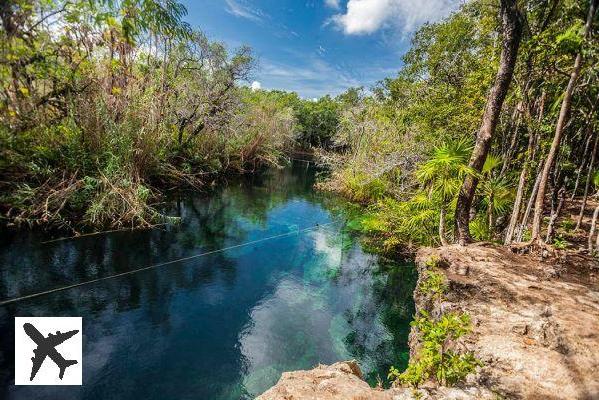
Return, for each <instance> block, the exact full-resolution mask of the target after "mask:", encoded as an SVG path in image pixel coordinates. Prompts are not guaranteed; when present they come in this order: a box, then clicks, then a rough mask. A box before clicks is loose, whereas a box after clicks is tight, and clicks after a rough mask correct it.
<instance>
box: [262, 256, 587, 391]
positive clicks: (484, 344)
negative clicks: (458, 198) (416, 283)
mask: <svg viewBox="0 0 599 400" xmlns="http://www.w3.org/2000/svg"><path fill="white" fill-rule="evenodd" d="M431 259H435V260H436V262H435V264H436V268H437V270H438V271H440V272H442V273H443V274H444V275H445V277H446V278H447V283H448V291H447V293H446V295H445V296H444V297H443V299H442V300H435V299H434V298H433V297H432V296H428V295H427V294H426V293H422V292H421V291H419V290H418V288H417V289H416V291H415V293H414V297H415V300H416V307H417V311H420V310H426V311H428V312H429V313H430V314H431V315H433V316H435V315H439V314H440V313H446V312H450V311H456V312H465V313H468V314H469V315H470V317H471V320H472V325H473V329H472V333H470V334H469V335H468V336H466V337H464V338H462V339H460V343H459V344H458V345H459V346H460V347H462V348H463V349H465V350H468V351H472V352H474V354H475V355H476V357H477V358H478V359H479V360H480V361H482V363H483V366H482V367H479V368H477V371H476V373H474V374H471V375H469V376H468V377H467V379H466V382H465V383H463V384H460V385H458V386H456V387H453V388H447V387H443V386H440V385H439V384H437V383H435V382H432V381H431V382H428V383H426V384H424V385H422V386H421V387H420V388H419V389H418V390H417V391H416V390H414V389H411V388H401V387H395V388H391V389H387V390H383V389H377V388H370V387H369V386H368V385H367V384H366V382H364V381H363V380H362V375H361V372H360V369H359V367H358V365H357V364H356V363H355V362H353V361H346V362H340V363H336V364H333V365H331V366H324V365H320V366H317V367H316V368H314V369H312V370H309V371H294V372H287V373H284V374H283V376H282V377H281V379H280V380H279V382H278V383H277V384H276V385H275V386H274V387H273V388H271V389H270V390H268V391H267V392H265V393H264V394H262V395H261V396H260V397H259V399H262V400H275V399H277V400H279V399H281V400H283V399H285V400H292V399H295V400H298V399H322V400H325V399H356V400H357V399H375V400H376V399H393V400H401V399H405V400H407V399H415V398H418V399H498V398H508V399H580V400H586V399H599V266H598V265H597V262H596V260H594V259H592V258H590V257H587V256H583V255H580V254H561V255H556V256H553V257H551V258H549V259H541V258H539V257H535V256H532V255H517V254H514V253H512V252H511V251H510V249H508V248H505V247H497V246H492V245H484V244H478V245H471V246H468V247H460V246H446V247H442V248H438V249H422V250H420V251H419V253H418V255H417V258H416V261H417V265H418V268H419V270H420V272H421V274H420V276H421V279H422V277H423V276H424V275H425V274H424V273H423V272H424V270H425V269H427V268H430V262H428V261H429V260H431ZM427 264H429V265H427ZM410 347H411V349H412V357H418V349H419V335H418V332H417V331H415V330H413V331H412V333H411V335H410Z"/></svg>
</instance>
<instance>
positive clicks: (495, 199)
mask: <svg viewBox="0 0 599 400" xmlns="http://www.w3.org/2000/svg"><path fill="white" fill-rule="evenodd" d="M501 164H502V161H501V158H500V157H498V156H496V155H494V154H489V155H488V156H487V159H486V160H485V164H484V165H483V169H482V179H483V182H482V187H481V189H482V190H481V192H482V196H483V198H482V203H483V205H484V206H485V208H486V210H487V230H488V233H489V237H490V238H491V237H492V235H493V231H494V230H495V217H496V216H497V215H499V214H503V213H505V212H506V211H507V209H508V207H509V205H510V203H511V201H512V198H513V193H512V188H511V185H510V183H509V181H508V180H507V179H506V178H505V177H502V176H501V173H500V174H494V172H495V170H496V168H497V167H498V166H500V165H501Z"/></svg>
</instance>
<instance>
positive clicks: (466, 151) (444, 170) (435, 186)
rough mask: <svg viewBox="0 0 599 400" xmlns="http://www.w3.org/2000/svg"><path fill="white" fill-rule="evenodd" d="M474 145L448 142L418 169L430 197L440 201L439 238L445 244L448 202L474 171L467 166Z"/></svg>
mask: <svg viewBox="0 0 599 400" xmlns="http://www.w3.org/2000/svg"><path fill="white" fill-rule="evenodd" d="M471 151H472V147H471V146H470V145H469V144H468V142H467V141H466V140H460V141H457V142H449V143H445V144H443V145H441V146H439V147H436V148H435V150H434V151H433V156H432V157H431V158H430V159H429V160H428V161H426V162H424V163H423V164H422V165H420V167H419V168H418V170H417V171H416V177H417V179H418V180H419V181H420V182H421V183H422V185H423V186H424V188H425V189H427V191H428V198H429V200H431V201H433V203H436V204H438V207H439V208H440V215H439V239H440V240H441V244H442V245H443V246H445V245H446V244H447V240H446V239H445V218H446V216H447V208H448V205H449V204H450V203H451V202H452V200H453V199H455V197H456V195H457V194H458V192H459V190H460V186H461V184H462V181H463V180H464V178H465V177H466V176H467V175H469V174H472V173H474V172H473V170H472V168H470V167H469V166H468V157H469V156H470V153H471Z"/></svg>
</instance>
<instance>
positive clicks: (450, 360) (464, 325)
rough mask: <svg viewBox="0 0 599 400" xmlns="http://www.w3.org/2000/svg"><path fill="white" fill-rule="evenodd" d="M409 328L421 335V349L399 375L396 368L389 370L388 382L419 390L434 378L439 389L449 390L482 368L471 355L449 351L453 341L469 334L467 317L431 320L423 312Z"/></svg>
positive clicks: (452, 315) (446, 317)
mask: <svg viewBox="0 0 599 400" xmlns="http://www.w3.org/2000/svg"><path fill="white" fill-rule="evenodd" d="M412 326H413V327H415V328H416V329H418V331H419V333H420V335H421V345H422V348H421V350H420V352H419V354H418V357H417V359H416V360H415V361H411V362H410V364H409V365H408V368H407V369H406V370H405V371H404V372H402V373H399V371H398V370H397V369H396V368H391V370H390V372H389V379H390V380H392V381H396V382H399V383H402V384H408V385H410V386H414V387H418V386H419V385H420V384H422V383H423V382H425V381H426V380H428V379H430V378H434V379H436V380H437V381H438V382H439V383H441V384H442V385H448V386H452V385H455V384H456V383H458V382H460V381H462V380H464V379H465V378H466V376H467V375H468V374H470V373H472V372H474V370H475V369H476V367H477V366H480V365H481V363H480V361H478V360H477V359H476V358H475V357H474V354H473V353H471V352H466V353H460V352H458V351H456V350H452V349H449V348H448V347H449V346H450V344H451V342H452V341H455V340H457V339H459V338H460V337H462V336H463V335H465V334H467V333H469V332H470V329H471V328H470V317H469V316H468V314H456V313H448V314H445V315H443V316H441V318H440V319H439V320H434V319H433V318H432V317H431V316H430V315H429V314H428V313H426V312H424V311H422V312H421V313H420V315H419V316H418V317H416V318H415V319H414V321H413V322H412Z"/></svg>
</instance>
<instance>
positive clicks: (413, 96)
mask: <svg viewBox="0 0 599 400" xmlns="http://www.w3.org/2000/svg"><path fill="white" fill-rule="evenodd" d="M521 3H522V4H520V3H518V4H516V2H515V1H507V0H506V1H500V2H486V1H472V2H468V3H466V4H465V5H463V6H462V8H461V9H460V10H459V11H458V12H456V13H454V14H453V15H451V16H450V17H449V18H447V19H446V20H444V21H442V22H440V23H436V24H429V25H425V26H423V27H422V28H421V29H420V30H419V31H418V32H417V33H416V34H415V35H414V37H413V40H412V48H411V49H410V51H409V52H408V53H407V54H406V55H405V57H404V67H403V68H402V69H401V71H400V72H399V74H398V76H397V77H395V78H390V79H387V80H385V81H384V82H382V83H381V84H380V85H378V86H377V87H376V88H375V89H374V90H373V94H372V95H371V96H360V98H359V101H357V102H355V103H354V104H352V105H351V106H350V107H343V108H342V111H341V117H340V124H339V130H338V132H337V133H336V134H335V136H334V137H333V143H334V144H335V145H336V146H338V147H337V148H338V149H340V150H341V151H339V152H337V153H327V157H326V160H327V161H328V162H329V163H330V164H331V165H332V166H333V177H332V179H331V180H330V181H328V182H326V183H325V184H324V186H326V187H329V188H332V189H335V190H338V191H341V192H343V193H345V194H346V195H347V196H349V197H351V198H352V199H354V200H357V201H360V202H363V203H365V204H369V205H370V206H369V209H368V211H369V212H367V213H366V214H365V215H363V216H362V217H361V218H360V219H359V220H357V221H354V225H359V227H360V228H361V229H363V230H366V231H370V232H371V233H373V234H375V235H376V236H377V237H378V238H379V239H380V242H381V243H382V245H383V247H384V248H385V249H387V250H396V249H398V248H399V249H402V248H404V249H405V248H406V247H411V246H414V245H421V244H427V245H435V244H445V243H448V242H455V241H459V242H461V243H467V242H469V241H471V240H473V239H474V240H492V241H501V242H504V243H506V244H510V243H512V242H522V241H528V242H527V243H529V244H534V245H536V246H541V247H544V246H545V243H547V244H554V245H556V247H558V246H559V247H563V246H564V245H565V243H566V242H567V240H566V238H565V237H566V236H568V237H567V239H568V240H571V241H576V240H578V241H579V242H581V245H582V241H580V236H581V235H582V236H584V235H586V236H587V237H588V246H589V248H590V249H592V248H593V245H594V240H595V238H594V236H593V234H594V232H595V230H596V229H595V228H594V227H595V225H596V223H595V220H596V216H597V213H595V215H594V217H593V219H592V223H589V221H588V220H589V219H590V215H589V214H590V212H586V214H585V213H584V211H585V210H586V208H587V205H588V201H589V199H590V196H591V195H592V194H593V191H594V190H596V189H597V184H599V179H598V174H597V159H596V153H597V142H598V140H599V139H598V138H599V133H598V132H597V126H598V125H597V122H598V118H597V113H596V108H597V102H598V101H599V97H598V95H599V85H598V80H597V78H598V76H597V73H598V71H599V70H598V66H599V62H598V61H599V60H598V56H599V54H598V50H599V46H598V41H597V37H596V31H597V28H598V26H597V25H598V24H597V18H596V9H597V2H596V1H592V2H590V3H589V1H569V0H546V1H541V0H539V1H537V0H530V1H527V2H521ZM568 203H569V205H570V206H571V207H573V208H575V209H576V213H577V214H578V217H577V218H576V221H572V222H570V221H565V222H564V223H563V224H562V225H563V226H562V225H559V226H558V225H557V222H558V217H559V216H560V214H562V213H564V210H565V209H566V206H567V205H568ZM583 216H584V217H585V218H584V219H583ZM460 221H461V222H462V223H461V224H460ZM589 225H591V226H590V227H589ZM575 228H576V229H575ZM580 228H585V232H586V233H583V232H582V231H581V230H580ZM589 230H590V232H589ZM584 244H585V245H586V241H584Z"/></svg>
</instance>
